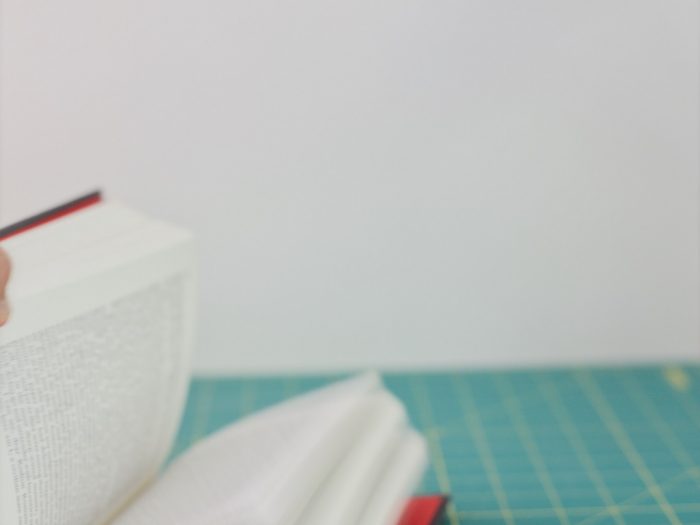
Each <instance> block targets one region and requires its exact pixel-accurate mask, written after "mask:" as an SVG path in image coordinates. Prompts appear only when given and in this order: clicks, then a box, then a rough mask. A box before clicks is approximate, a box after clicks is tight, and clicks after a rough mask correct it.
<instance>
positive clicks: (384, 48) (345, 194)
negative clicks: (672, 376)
mask: <svg viewBox="0 0 700 525" xmlns="http://www.w3.org/2000/svg"><path fill="white" fill-rule="evenodd" d="M0 2H1V3H2V11H1V12H2V27H1V29H2V34H1V38H2V40H1V44H2V48H1V56H0V73H1V78H0V221H2V222H5V223H6V222H9V221H11V220H13V219H16V218H19V217H21V216H22V215H25V214H27V213H29V212H32V211H37V210H39V209H41V208H43V207H45V206H48V205H50V204H55V203H56V202H58V201H60V200H61V199H64V198H67V197H70V196H74V195H75V194H79V193H81V192H83V191H84V190H87V189H91V188H93V187H96V186H102V187H104V188H105V189H106V190H107V193H108V194H109V195H111V196H112V197H117V198H120V199H123V200H125V201H127V202H128V203H130V204H132V205H134V206H135V207H139V208H142V209H144V210H146V211H148V212H151V213H152V214H155V215H158V216H161V217H163V218H167V219H171V220H173V221H177V222H179V223H181V224H184V225H187V226H189V227H191V228H193V229H194V230H195V231H196V233H197V235H198V236H199V240H200V246H201V270H202V291H201V305H200V310H201V322H200V338H199V353H198V357H197V366H198V369H199V370H200V371H210V372H211V371H214V372H224V371H231V370H234V371H258V370H268V371H269V370H296V369H337V368H346V367H364V366H368V365H379V366H386V367H391V368H403V367H415V366H429V367H444V366H451V365H470V366H482V365H516V364H537V363H570V362H580V361H595V362H610V361H614V362H620V361H626V360H636V361H639V360H656V359H688V358H697V357H698V348H699V343H700V340H699V319H700V317H699V313H700V312H699V305H698V303H699V286H698V284H699V283H698V276H699V271H698V269H699V267H700V266H699V261H698V253H699V248H700V247H699V242H698V239H699V235H698V223H699V220H698V211H699V199H698V168H699V167H698V151H699V144H700V142H699V140H700V139H699V132H698V127H699V123H698V113H699V108H698V92H699V89H700V86H699V83H698V60H699V56H698V15H699V13H698V10H699V7H698V5H699V4H698V3H697V2H688V1H681V0H674V1H669V0H655V1H651V0H637V1H635V2H628V1H622V0H596V1H588V2H571V3H570V2H561V1H559V0H551V1H544V0H537V1H529V2H522V1H519V0H509V1H505V0H478V1H465V0H437V1H436V0H401V1H399V0H387V1H383V2H376V1H374V0H371V1H370V0H353V1H346V2H328V1H321V0H301V1H298V2H286V1H280V0H271V1H254V2H228V1H225V0H198V1H192V0H187V1H186V0H168V1H166V0H119V1H114V0H112V1H106V2H94V1H92V0H64V1H61V2H50V1H47V0H42V1H40V0H0Z"/></svg>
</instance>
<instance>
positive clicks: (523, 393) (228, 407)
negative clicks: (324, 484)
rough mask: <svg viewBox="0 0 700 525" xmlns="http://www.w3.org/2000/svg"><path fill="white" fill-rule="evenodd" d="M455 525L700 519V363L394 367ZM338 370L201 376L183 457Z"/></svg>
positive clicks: (391, 377)
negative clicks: (443, 369)
mask: <svg viewBox="0 0 700 525" xmlns="http://www.w3.org/2000/svg"><path fill="white" fill-rule="evenodd" d="M384 378H385V383H386V385H387V386H388V388H389V389H390V390H392V391H393V392H394V393H395V394H396V395H397V396H399V397H400V398H401V399H402V400H403V401H404V403H405V404H406V406H407V409H408V413H409V415H410V417H411V419H412V421H413V423H414V424H415V426H416V427H417V428H418V429H420V430H421V431H422V432H423V433H424V434H425V436H426V437H427V439H428V442H429V447H430V453H431V457H432V461H431V468H430V470H429V472H428V473H427V474H426V476H425V478H424V480H423V482H422V486H421V488H420V492H445V493H449V494H450V495H451V496H452V501H451V503H450V505H449V506H448V508H447V515H446V517H445V521H444V523H445V524H449V525H456V524H491V525H492V524H497V523H504V524H518V525H519V524H535V523H536V524H543V525H547V524H550V523H559V524H572V525H591V524H609V523H613V524H618V525H621V524H633V525H634V524H654V525H656V524H664V523H671V524H681V523H682V524H700V366H697V365H693V366H679V365H674V366H667V367H641V368H600V369H596V368H592V369H586V368H580V369H563V370H528V371H512V372H511V371H505V372H503V371H498V372H493V371H492V372H451V373H414V374H386V375H385V376H384ZM335 379H338V376H303V377H300V376H289V377H245V378H229V377H227V378H198V379H195V380H193V382H192V386H191V389H190V395H189V398H188V402H187V407H186V411H185V417H184V419H183V423H182V426H181V428H180V432H179V435H178V438H177V441H176V446H175V449H174V454H178V453H180V452H181V451H182V450H184V449H185V448H187V447H188V446H189V445H190V444H192V443H193V442H194V441H196V440H197V439H199V438H201V437H202V436H205V435H207V434H209V433H211V432H214V431H215V430H217V429H219V428H221V427H222V426H224V425H226V424H228V423H230V422H231V421H234V420H236V419H237V418H240V417H241V416H243V415H246V414H249V413H251V412H252V411H254V410H257V409H259V408H262V407H265V406H268V405H270V404H272V403H275V402H278V401H281V400H283V399H285V398H288V397H290V396H292V395H294V394H298V393H301V392H304V391H306V390H309V389H311V388H314V387H318V386H321V385H324V384H326V383H328V382H329V381H331V380H335Z"/></svg>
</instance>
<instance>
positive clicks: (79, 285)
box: [0, 211, 194, 525]
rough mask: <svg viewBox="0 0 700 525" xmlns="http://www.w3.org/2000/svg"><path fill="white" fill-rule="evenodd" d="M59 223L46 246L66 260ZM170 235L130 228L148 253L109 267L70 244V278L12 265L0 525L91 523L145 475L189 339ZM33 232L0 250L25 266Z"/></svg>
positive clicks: (128, 255) (2, 338)
mask: <svg viewBox="0 0 700 525" xmlns="http://www.w3.org/2000/svg"><path fill="white" fill-rule="evenodd" d="M100 214H101V217H102V218H103V219H104V218H106V216H105V215H104V211H101V212H100ZM100 214H97V213H95V214H93V215H92V217H93V219H94V218H96V217H97V216H98V215H100ZM85 216H86V215H83V217H85ZM117 222H118V221H117ZM69 224H70V225H72V226H74V225H75V222H74V221H70V220H68V218H66V219H61V220H59V221H56V222H55V223H53V224H51V225H50V226H51V236H50V240H51V242H53V243H57V244H59V245H60V244H61V240H62V239H63V240H64V241H65V242H66V243H67V244H71V243H74V247H75V248H76V250H75V251H79V241H80V238H81V236H80V234H79V232H76V231H75V230H74V229H73V228H72V227H71V228H68V225H69ZM48 226H49V225H47V228H48ZM90 226H91V228H90V231H92V232H95V231H96V230H98V229H99V228H96V227H95V224H94V222H92V223H90ZM171 232H172V235H170V236H167V235H166V236H153V235H152V234H153V233H154V231H153V230H152V229H147V228H144V229H139V230H138V231H137V236H136V237H137V238H140V239H143V240H144V241H145V240H146V239H145V237H144V236H145V235H151V240H150V242H149V243H146V242H139V243H137V244H139V249H128V250H123V251H120V253H119V256H118V257H115V256H111V257H107V256H102V255H101V254H103V253H104V249H105V248H106V244H108V243H106V244H100V245H99V246H98V247H96V249H95V250H93V251H91V250H90V249H89V246H86V247H83V248H82V252H81V256H80V257H79V261H78V262H79V264H78V265H72V268H73V270H74V272H73V273H71V272H68V271H66V272H64V271H59V270H58V269H59V268H60V267H61V265H62V264H63V263H65V258H59V259H57V260H53V261H52V262H51V264H48V265H42V264H35V265H33V266H32V265H29V264H27V265H25V264H22V265H19V266H18V267H17V271H16V274H15V278H13V281H12V283H11V290H10V292H11V299H12V302H13V315H12V318H11V321H10V323H9V324H8V325H7V326H6V327H3V329H2V330H1V331H0V431H1V432H0V433H1V434H4V443H3V442H0V449H1V450H0V460H2V461H3V462H4V465H3V469H2V472H0V523H2V525H6V524H7V525H14V524H18V525H45V524H47V523H50V524H51V525H95V523H99V522H103V521H105V520H106V519H107V518H108V517H109V516H110V515H111V514H112V513H114V512H115V511H116V510H117V509H118V508H119V507H121V506H122V505H123V504H124V503H125V502H126V501H127V500H128V499H129V498H131V497H132V496H133V495H134V494H135V493H136V492H137V491H138V490H139V489H140V488H141V487H142V486H143V485H144V484H145V483H146V482H147V481H148V480H149V479H150V478H152V477H153V476H154V475H155V473H156V472H157V470H158V468H159V466H160V464H161V463H162V461H163V459H164V457H165V455H166V454H167V451H168V449H169V447H170V444H171V442H172V439H173V437H174V433H175V431H176V428H177V424H178V421H179V417H180V412H181V408H182V404H183V401H184V395H185V391H186V385H187V379H188V364H189V354H190V350H191V342H192V318H193V315H192V314H193V312H192V303H193V302H194V298H193V289H194V288H193V286H194V274H193V257H192V244H191V241H190V239H189V238H188V236H187V235H184V234H183V233H182V232H180V231H179V230H176V229H174V228H172V229H171ZM62 234H66V236H64V237H61V235H62ZM45 235H46V232H45V230H43V227H42V228H39V229H37V230H32V231H30V232H27V233H26V234H22V235H21V236H18V237H16V238H13V239H11V240H10V241H7V242H6V243H3V246H4V247H6V248H7V249H8V251H9V252H10V254H11V256H12V257H13V258H14V259H15V260H16V261H25V260H26V259H27V257H28V254H30V253H36V245H33V244H32V239H34V240H37V238H38V237H43V238H41V239H40V240H38V241H37V242H41V243H44V242H48V240H49V238H46V237H45ZM122 240H123V239H122ZM75 251H73V252H71V253H70V254H68V255H70V256H76V253H75ZM105 255H106V254H105ZM80 275H83V277H84V278H82V279H80V278H79V276H80ZM62 280H63V282H62ZM37 283H43V284H44V285H45V286H44V287H43V288H42V287H41V286H39V285H38V284H37ZM0 441H3V440H0ZM6 466H7V467H8V468H5V467H6Z"/></svg>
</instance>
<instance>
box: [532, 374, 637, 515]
mask: <svg viewBox="0 0 700 525" xmlns="http://www.w3.org/2000/svg"><path fill="white" fill-rule="evenodd" d="M538 383H539V389H540V391H541V392H542V395H543V396H544V398H545V400H546V401H547V404H548V405H549V408H550V410H551V411H552V414H553V415H554V417H555V418H556V419H557V421H559V423H560V425H561V428H562V430H563V431H564V433H565V434H566V436H567V438H568V439H569V443H571V446H572V447H573V449H574V453H575V454H576V457H577V458H578V460H579V462H580V463H581V464H582V465H583V467H584V468H585V469H586V473H587V474H588V477H589V478H590V480H591V481H592V482H593V485H594V486H595V489H596V492H597V493H598V495H599V496H600V498H601V499H602V500H603V501H604V502H605V505H606V508H607V509H608V510H609V511H610V514H611V515H612V517H613V519H614V520H615V522H616V523H618V524H619V525H623V524H624V523H625V520H624V518H623V517H622V515H621V514H620V508H619V507H618V506H617V505H616V504H615V500H614V499H613V497H612V494H611V493H610V489H609V488H608V486H607V485H606V484H605V481H604V480H603V477H602V476H601V474H600V472H599V471H598V469H597V467H596V466H595V462H594V461H593V458H592V456H591V455H590V453H589V452H588V447H587V446H586V443H585V442H584V440H583V438H582V437H581V434H580V433H579V432H578V430H577V429H576V425H574V422H573V419H572V418H571V416H570V415H569V412H568V410H567V408H566V407H565V406H564V403H562V402H561V399H560V398H559V396H558V395H557V392H556V387H555V386H554V385H553V384H552V383H551V382H549V380H547V379H546V378H545V377H544V376H541V377H540V379H539V381H538Z"/></svg>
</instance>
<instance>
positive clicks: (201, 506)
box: [0, 194, 434, 525]
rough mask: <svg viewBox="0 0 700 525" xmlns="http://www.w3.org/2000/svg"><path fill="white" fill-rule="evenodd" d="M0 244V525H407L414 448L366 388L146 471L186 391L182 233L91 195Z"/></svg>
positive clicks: (345, 384) (204, 443) (187, 296)
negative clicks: (7, 267)
mask: <svg viewBox="0 0 700 525" xmlns="http://www.w3.org/2000/svg"><path fill="white" fill-rule="evenodd" d="M0 241H2V246H3V247H4V248H5V249H6V250H7V251H8V253H9V254H10V256H11V258H12V260H13V276H12V279H11V282H10V286H9V290H8V293H9V297H10V299H11V302H12V317H11V320H10V322H9V323H8V324H7V325H6V326H5V327H3V328H2V329H0V524H2V525H100V524H106V523H113V524H115V525H161V524H162V525H166V524H167V525H231V524H241V525H295V524H297V525H321V524H323V525H329V524H330V525H334V524H335V525H346V524H347V525H351V524H352V525H358V524H359V525H365V524H366V525H374V524H377V525H380V524H381V525H396V524H397V523H398V522H399V520H400V519H401V523H402V524H406V525H412V523H411V519H410V518H407V514H404V516H403V518H402V517H401V515H402V511H403V509H404V508H406V503H407V500H408V498H409V496H410V495H411V494H412V492H413V491H414V490H415V487H416V486H417V484H418V482H419V480H420V478H421V476H422V473H423V471H424V469H425V466H426V461H427V459H426V458H427V454H426V447H425V442H424V440H423V438H422V437H421V436H419V435H418V434H417V433H416V432H415V431H413V430H412V429H411V428H410V427H409V424H408V421H407V418H406V414H405V411H404V408H403V407H402V405H401V403H400V402H399V400H398V399H396V398H395V397H394V396H393V395H392V394H390V393H389V392H388V391H387V390H386V389H385V388H384V387H383V386H382V383H381V380H380V378H379V377H378V376H377V375H376V374H373V373H368V374H364V375H360V376H357V377H354V378H351V379H348V380H345V381H341V382H339V383H336V384H334V385H331V386H328V387H325V388H323V389H320V390H317V391H314V392H311V393H308V394H305V395H302V396H299V397H297V398H294V399H292V400H289V401H286V402H283V403H281V404H279V405H277V406H274V407H271V408H268V409H266V410H264V411H261V412H259V413H257V414H253V415H251V416H249V417H247V418H244V419H241V420H240V421H237V422H235V423H234V424H232V425H230V426H229V427H227V428H224V429H223V430H221V431H219V432H218V433H216V434H214V435H212V436H210V437H208V438H205V439H203V440H201V441H200V442H199V443H197V444H195V445H194V446H193V447H192V448H191V449H190V450H188V451H186V452H185V453H184V454H182V455H181V456H180V457H179V458H178V459H176V460H175V461H174V462H173V463H172V464H171V465H169V466H168V467H167V468H166V469H165V470H164V471H162V467H163V464H164V461H165V459H166V457H167V455H168V453H169V451H170V448H171V446H172V443H173V439H174V436H175V433H176V430H177V428H178V424H179V421H180V417H181V415H182V411H183V405H184V401H185V397H186V392H187V386H188V384H189V363H190V355H191V353H192V346H193V329H194V317H195V312H194V308H193V305H194V304H195V289H196V287H195V284H196V271H195V257H194V243H193V239H192V236H191V235H190V234H189V233H188V232H186V231H184V230H182V229H180V228H177V227H174V226H172V225H170V224H166V223H164V222H161V221H157V220H154V219H151V218H149V217H146V216H144V215H143V214H140V213H137V212H135V211H133V210H130V209H128V208H126V207H124V206H121V205H118V204H114V203H105V202H101V198H100V196H99V195H98V194H92V195H89V196H86V197H84V198H82V199H78V200H77V201H73V202H72V203H69V204H68V205H65V206H63V207H59V208H56V209H54V210H51V211H50V212H47V213H45V214H41V215H39V216H36V217H34V218H32V219H30V220H28V221H23V222H22V223H18V224H16V225H13V226H11V227H9V228H6V229H2V230H0ZM418 503H419V502H418V500H415V501H414V502H413V503H412V505H409V508H411V507H416V505H418ZM433 503H434V502H433ZM424 509H425V507H424ZM414 510H415V509H414ZM418 514H420V512H417V513H416V514H415V515H418ZM423 514H425V512H423ZM433 514H434V513H433ZM407 520H408V521H407ZM415 523H418V522H415ZM421 523H428V521H423V522H421Z"/></svg>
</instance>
